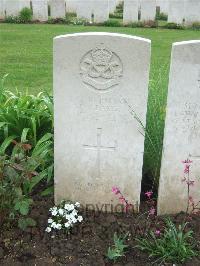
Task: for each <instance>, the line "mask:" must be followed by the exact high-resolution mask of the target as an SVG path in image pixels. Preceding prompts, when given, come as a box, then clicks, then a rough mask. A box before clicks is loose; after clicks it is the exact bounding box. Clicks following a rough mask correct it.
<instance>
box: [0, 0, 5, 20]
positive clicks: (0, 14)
mask: <svg viewBox="0 0 200 266" xmlns="http://www.w3.org/2000/svg"><path fill="white" fill-rule="evenodd" d="M4 18H5V0H0V19H4Z"/></svg>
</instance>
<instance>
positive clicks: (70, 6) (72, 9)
mask: <svg viewBox="0 0 200 266" xmlns="http://www.w3.org/2000/svg"><path fill="white" fill-rule="evenodd" d="M65 2H66V12H67V13H76V11H77V6H78V3H79V2H80V0H65Z"/></svg>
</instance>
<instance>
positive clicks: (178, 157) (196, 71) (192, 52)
mask: <svg viewBox="0 0 200 266" xmlns="http://www.w3.org/2000/svg"><path fill="white" fill-rule="evenodd" d="M171 58H172V61H171V68H170V80H169V90H168V103H167V115H166V122H165V135H164V144H163V156H162V166H161V175H160V185H159V195H158V214H160V215H161V214H170V213H178V212H179V211H186V205H187V186H186V184H185V183H183V182H182V181H181V180H182V179H183V176H184V174H183V164H182V163H181V161H183V160H185V159H187V158H189V159H190V160H192V161H193V164H192V168H191V176H190V178H191V180H194V181H195V185H194V186H191V193H192V194H191V195H192V196H193V198H194V200H195V201H196V202H198V201H199V200H200V194H199V191H200V100H199V99H200V41H189V42H180V43H174V44H173V48H172V56H171Z"/></svg>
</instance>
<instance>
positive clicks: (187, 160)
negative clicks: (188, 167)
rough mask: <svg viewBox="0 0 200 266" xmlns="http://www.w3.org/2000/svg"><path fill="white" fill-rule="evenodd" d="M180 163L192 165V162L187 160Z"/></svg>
mask: <svg viewBox="0 0 200 266" xmlns="http://www.w3.org/2000/svg"><path fill="white" fill-rule="evenodd" d="M182 163H187V164H188V163H192V161H191V160H189V159H187V160H184V161H182Z"/></svg>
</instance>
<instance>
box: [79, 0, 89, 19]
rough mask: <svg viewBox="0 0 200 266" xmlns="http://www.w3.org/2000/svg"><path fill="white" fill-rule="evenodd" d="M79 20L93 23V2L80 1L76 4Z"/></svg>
mask: <svg viewBox="0 0 200 266" xmlns="http://www.w3.org/2000/svg"><path fill="white" fill-rule="evenodd" d="M76 5H77V6H76V13H77V18H79V19H86V20H88V21H92V12H93V1H91V0H86V1H80V0H79V1H78V2H77V4H76Z"/></svg>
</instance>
